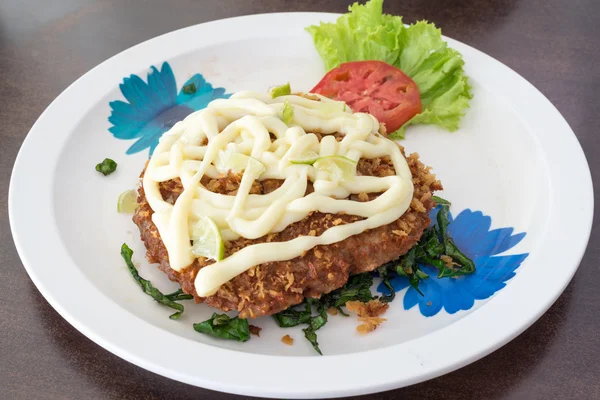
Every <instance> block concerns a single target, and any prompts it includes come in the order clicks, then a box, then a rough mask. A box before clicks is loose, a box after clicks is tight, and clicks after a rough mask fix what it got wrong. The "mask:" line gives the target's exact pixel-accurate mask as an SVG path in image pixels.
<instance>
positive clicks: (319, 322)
mask: <svg viewBox="0 0 600 400" xmlns="http://www.w3.org/2000/svg"><path fill="white" fill-rule="evenodd" d="M308 304H310V305H314V306H315V307H316V308H317V312H318V313H319V314H318V315H316V316H314V317H310V320H309V321H308V323H309V325H310V327H311V329H312V330H313V331H317V330H319V329H321V327H322V326H323V325H325V324H326V323H327V310H326V309H325V306H324V305H323V303H322V302H320V301H319V300H317V299H310V298H309V299H308Z"/></svg>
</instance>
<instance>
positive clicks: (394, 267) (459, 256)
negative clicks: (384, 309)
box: [377, 196, 475, 302]
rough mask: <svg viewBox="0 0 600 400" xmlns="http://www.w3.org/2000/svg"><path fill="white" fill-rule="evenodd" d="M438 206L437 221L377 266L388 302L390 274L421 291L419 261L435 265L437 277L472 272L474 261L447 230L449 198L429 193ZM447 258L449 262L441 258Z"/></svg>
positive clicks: (420, 263)
mask: <svg viewBox="0 0 600 400" xmlns="http://www.w3.org/2000/svg"><path fill="white" fill-rule="evenodd" d="M433 199H434V200H435V201H436V203H437V204H438V207H439V211H438V214H437V221H436V222H437V224H436V225H433V226H432V227H430V228H428V229H427V230H426V231H425V232H424V233H423V235H422V236H421V239H420V240H419V242H418V243H417V244H416V245H415V246H414V247H413V248H411V249H410V250H409V252H408V253H406V254H405V255H403V256H402V257H400V258H399V259H397V260H394V261H390V262H388V263H386V264H384V265H382V266H381V267H379V268H378V269H377V271H378V272H379V275H380V276H381V278H382V280H383V283H384V285H385V287H386V288H387V289H388V290H389V291H390V295H388V296H383V297H382V301H386V302H391V301H392V300H393V299H394V297H395V292H394V288H393V287H392V285H391V283H390V279H391V277H393V276H395V275H396V274H397V275H400V276H405V277H407V278H408V280H409V282H410V285H411V286H412V287H414V288H415V290H417V292H419V293H420V294H421V295H423V293H422V292H421V290H420V289H419V282H420V281H421V280H423V279H427V278H428V277H429V275H427V274H426V273H425V272H423V271H422V270H421V269H420V265H430V266H432V267H435V268H437V270H438V275H437V276H438V278H445V277H458V276H461V275H466V274H472V273H474V272H475V263H473V260H471V259H470V258H469V257H467V256H466V255H465V254H464V253H463V252H461V251H460V250H459V249H458V247H457V246H456V244H455V243H454V240H453V239H452V237H451V236H450V235H449V234H448V225H449V224H450V220H449V218H448V215H449V213H450V202H449V201H448V200H445V199H443V198H441V197H438V196H433ZM448 258H449V259H451V260H452V262H451V263H449V262H447V261H444V259H446V260H448Z"/></svg>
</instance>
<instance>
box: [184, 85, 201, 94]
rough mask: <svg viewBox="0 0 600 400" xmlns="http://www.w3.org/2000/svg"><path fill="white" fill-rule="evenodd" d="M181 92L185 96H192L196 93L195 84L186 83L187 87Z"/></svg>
mask: <svg viewBox="0 0 600 400" xmlns="http://www.w3.org/2000/svg"><path fill="white" fill-rule="evenodd" d="M182 90H183V93H185V94H194V93H196V90H197V89H196V84H195V83H194V82H192V83H188V84H187V85H185V86H184V87H183V89H182Z"/></svg>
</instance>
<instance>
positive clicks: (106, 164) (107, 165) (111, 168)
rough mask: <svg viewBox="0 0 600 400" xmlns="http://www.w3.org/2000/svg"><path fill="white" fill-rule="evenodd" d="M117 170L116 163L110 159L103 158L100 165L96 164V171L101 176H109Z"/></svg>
mask: <svg viewBox="0 0 600 400" xmlns="http://www.w3.org/2000/svg"><path fill="white" fill-rule="evenodd" d="M116 169H117V163H116V162H114V161H113V160H111V159H110V158H105V159H104V160H103V161H102V162H101V163H99V164H96V171H98V172H100V173H101V174H102V175H104V176H106V175H110V174H112V173H113V172H115V170H116Z"/></svg>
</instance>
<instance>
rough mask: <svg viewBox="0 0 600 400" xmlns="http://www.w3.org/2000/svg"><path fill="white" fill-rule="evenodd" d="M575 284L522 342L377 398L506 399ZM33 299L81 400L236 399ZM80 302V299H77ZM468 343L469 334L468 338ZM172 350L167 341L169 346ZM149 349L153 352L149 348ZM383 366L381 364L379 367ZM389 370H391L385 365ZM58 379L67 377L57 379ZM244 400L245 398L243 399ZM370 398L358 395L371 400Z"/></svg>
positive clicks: (532, 363)
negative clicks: (159, 370)
mask: <svg viewBox="0 0 600 400" xmlns="http://www.w3.org/2000/svg"><path fill="white" fill-rule="evenodd" d="M572 287H573V285H570V286H569V287H568V288H567V290H566V291H565V292H564V294H563V295H562V296H561V297H560V298H559V300H558V301H557V302H556V303H555V304H554V305H553V306H552V308H551V309H550V311H548V312H547V313H546V314H545V315H544V316H542V317H541V318H540V320H538V321H537V322H536V323H535V324H534V325H533V326H532V327H531V328H529V329H528V330H527V331H525V332H524V333H523V334H521V335H520V336H519V337H518V338H516V339H515V340H513V341H512V342H510V343H509V344H507V345H506V346H504V347H502V348H501V349H499V350H497V351H496V352H494V353H492V354H491V355H489V356H487V357H485V358H484V359H482V360H480V361H477V362H475V363H473V364H470V365H468V366H466V367H464V368H462V369H460V370H458V371H455V372H452V373H450V374H447V375H444V376H442V377H439V378H436V379H434V380H431V381H428V382H424V383H420V384H417V385H413V386H410V387H407V388H403V389H399V390H396V391H390V392H386V393H380V394H378V395H377V397H376V398H377V399H383V400H386V399H396V398H398V396H400V397H402V398H442V397H443V398H444V399H454V398H456V399H458V398H460V399H461V400H462V399H480V398H482V396H483V397H485V398H488V399H490V398H491V399H495V398H500V397H503V396H506V395H507V394H508V393H510V392H511V390H514V389H515V388H516V387H518V385H519V384H520V383H521V382H522V381H523V380H526V379H527V378H528V376H530V375H532V374H533V372H534V371H535V369H536V367H537V365H538V364H539V362H540V361H541V360H543V359H544V355H545V353H546V352H547V351H548V349H550V348H551V347H552V343H553V342H554V340H555V339H556V337H557V334H558V333H559V332H560V331H561V329H562V326H563V325H564V323H565V321H566V320H567V314H568V311H569V308H570V307H569V304H570V302H571V296H572ZM29 288H30V290H31V292H32V293H31V294H30V295H31V296H32V297H33V298H34V300H35V301H36V303H37V304H38V306H37V307H36V308H35V313H36V317H37V319H38V320H39V322H40V324H41V326H42V327H43V329H44V331H45V332H47V334H48V335H49V336H51V338H50V339H51V341H52V343H53V344H54V348H55V349H56V350H57V351H58V353H59V354H61V355H62V358H63V360H64V362H65V363H66V364H67V365H68V367H69V368H70V369H72V370H73V372H74V374H75V375H76V376H78V377H80V378H81V379H83V380H84V381H85V382H87V385H86V386H84V387H79V388H78V389H73V387H72V386H73V385H70V386H69V389H68V390H69V392H71V391H73V390H79V391H80V392H81V393H73V394H81V396H85V395H86V394H90V393H95V394H98V395H101V396H103V397H110V398H124V397H127V398H129V397H135V398H148V397H151V398H160V399H171V398H176V399H185V398H198V397H199V396H200V397H203V396H209V397H210V398H211V399H217V400H219V399H226V398H227V399H231V398H232V397H231V395H226V394H222V393H218V392H212V391H209V390H205V389H199V388H196V387H193V386H190V385H187V384H183V383H180V382H176V381H172V380H170V379H168V378H164V377H161V376H158V375H155V374H154V373H152V372H148V371H146V370H144V369H142V368H139V367H137V366H135V365H133V364H130V363H128V362H126V361H124V360H122V359H120V358H118V357H117V356H115V355H113V354H111V353H109V352H108V351H106V350H104V349H103V348H101V347H100V346H98V345H96V344H94V343H93V342H91V341H90V340H89V339H87V338H86V337H85V336H83V335H82V334H81V333H79V332H78V331H77V330H75V329H74V328H73V327H72V326H71V325H70V324H69V323H67V322H66V321H65V320H64V319H63V318H62V317H60V315H58V314H57V313H56V312H55V311H54V310H53V309H52V307H51V306H50V305H49V304H48V303H47V302H46V301H45V300H44V299H43V297H42V296H41V295H40V293H39V292H38V291H37V289H36V288H35V286H34V285H33V284H32V283H30V285H29ZM74 301H76V299H74ZM123 334H129V335H143V332H123ZM465 340H468V335H465ZM164 345H167V346H168V343H166V344H164ZM148 351H152V350H151V349H148ZM375 367H376V368H380V367H382V366H375ZM385 367H386V368H390V367H391V366H385ZM54 378H55V379H57V380H59V381H60V380H61V379H64V380H65V381H66V380H67V379H68V378H67V377H54ZM239 398H240V399H241V397H239ZM367 398H368V396H361V397H354V398H352V399H354V400H359V399H360V400H366V399H367Z"/></svg>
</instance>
